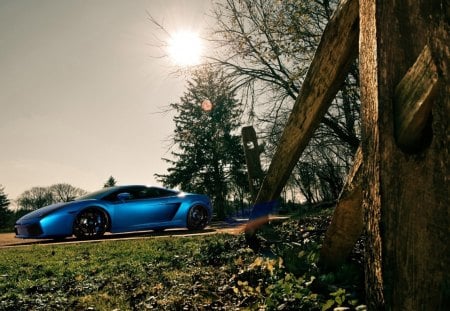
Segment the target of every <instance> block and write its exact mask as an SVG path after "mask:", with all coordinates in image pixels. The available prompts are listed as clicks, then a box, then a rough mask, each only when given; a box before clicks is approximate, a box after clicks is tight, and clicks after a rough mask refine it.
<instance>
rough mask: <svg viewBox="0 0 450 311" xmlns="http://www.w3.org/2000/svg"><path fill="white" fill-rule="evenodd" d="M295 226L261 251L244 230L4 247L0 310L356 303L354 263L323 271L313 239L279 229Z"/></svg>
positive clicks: (294, 307) (316, 307) (311, 307)
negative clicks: (241, 233)
mask: <svg viewBox="0 0 450 311" xmlns="http://www.w3.org/2000/svg"><path fill="white" fill-rule="evenodd" d="M292 228H295V229H294V230H298V228H297V226H296V222H295V224H293V225H292V224H291V225H287V224H278V225H277V226H276V227H274V228H272V229H271V230H270V232H271V235H274V234H278V237H279V238H280V239H282V242H279V241H278V242H277V243H274V244H270V243H269V244H268V245H266V246H265V247H264V248H262V249H261V251H260V252H254V251H253V250H251V249H249V248H248V247H247V246H246V244H245V241H244V237H243V236H232V235H219V234H217V235H211V236H198V237H164V238H157V239H144V240H124V241H101V242H96V243H83V244H70V245H69V244H67V245H46V246H42V245H34V246H28V247H21V248H11V249H5V250H2V251H1V252H0V310H151V309H157V310H183V309H184V310H192V309H198V310H211V309H216V310H230V309H236V308H240V310H258V309H260V308H265V309H266V310H277V309H282V310H332V308H333V307H335V306H350V307H352V308H354V307H355V306H356V305H358V304H360V303H361V302H362V298H361V296H360V295H359V294H358V293H357V292H356V289H355V288H358V287H361V284H360V282H361V280H360V274H359V272H358V270H357V268H355V267H353V266H346V268H343V270H342V271H340V272H337V273H335V274H330V273H328V274H323V273H321V272H320V271H319V270H318V269H317V267H316V261H317V258H318V256H317V254H318V249H319V246H318V243H317V241H315V240H314V239H312V238H309V239H308V240H307V241H305V240H303V241H297V242H295V244H292V241H290V240H289V239H294V238H295V237H296V235H291V234H288V233H286V232H285V231H286V230H292ZM277 232H278V233H277ZM300 238H301V237H300ZM266 243H268V242H266ZM302 245H303V246H302ZM355 269H356V270H355Z"/></svg>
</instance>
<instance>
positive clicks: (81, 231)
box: [73, 208, 108, 239]
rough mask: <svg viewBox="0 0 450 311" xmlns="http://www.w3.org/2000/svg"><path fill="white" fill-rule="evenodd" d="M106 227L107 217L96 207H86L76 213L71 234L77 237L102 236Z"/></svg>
mask: <svg viewBox="0 0 450 311" xmlns="http://www.w3.org/2000/svg"><path fill="white" fill-rule="evenodd" d="M107 228H108V217H107V216H106V215H105V213H104V212H103V211H101V210H99V209H96V208H88V209H85V210H84V211H82V212H81V213H80V214H78V215H77V218H76V219H75V222H74V224H73V234H74V235H75V236H76V237H77V238H79V239H91V238H96V237H100V236H102V235H103V234H104V233H105V232H106V229H107Z"/></svg>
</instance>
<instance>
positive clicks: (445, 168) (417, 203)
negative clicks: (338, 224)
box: [359, 0, 450, 310]
mask: <svg viewBox="0 0 450 311" xmlns="http://www.w3.org/2000/svg"><path fill="white" fill-rule="evenodd" d="M448 10H449V7H448V2H446V1H430V0H402V1H392V0H391V1H382V0H360V62H359V63H360V74H361V96H362V97H361V99H362V100H361V102H362V106H361V109H362V111H361V115H362V148H363V154H364V161H365V162H364V165H363V176H364V179H363V185H364V187H363V189H364V190H363V204H364V208H365V219H366V222H367V247H366V291H367V302H368V307H369V309H370V310H383V309H387V310H444V309H445V310H448V307H449V291H450V289H449V287H450V283H449V282H450V281H449V280H450V275H449V271H450V269H449V264H450V262H449V254H450V252H449V247H448V245H449V243H448V238H449V217H448V206H449V203H450V202H449V191H448V190H449V163H448V159H449V139H448V133H449V127H448V123H449V115H450V105H449V98H450V83H449V82H450V81H449V66H450V63H449V58H450V52H449V48H448V43H449V42H450V35H449V34H450V32H449V24H448V16H449V11H448ZM426 45H428V46H429V48H430V51H431V58H432V60H433V62H434V65H435V66H436V74H437V76H438V81H437V85H436V91H434V92H431V93H430V94H429V95H426V96H427V99H426V100H427V101H431V102H432V106H431V109H430V111H429V113H428V116H427V118H426V125H427V126H425V128H423V129H422V130H421V131H422V135H419V136H420V142H419V143H418V144H419V146H418V147H419V148H413V149H408V148H407V149H405V148H400V147H399V145H398V142H397V141H396V139H395V136H396V135H395V126H394V124H395V122H396V121H395V119H396V116H395V113H394V112H395V110H396V108H394V107H398V106H402V104H403V103H402V102H398V101H399V100H400V99H398V97H396V96H395V90H396V88H397V86H398V84H399V83H400V82H401V81H402V79H403V78H404V76H405V74H406V73H407V72H408V70H409V69H410V68H411V67H413V65H414V64H415V63H416V62H417V59H418V57H419V56H420V55H421V53H422V51H423V50H424V48H425V46H426ZM395 98H397V102H396V101H395ZM411 150H412V151H411Z"/></svg>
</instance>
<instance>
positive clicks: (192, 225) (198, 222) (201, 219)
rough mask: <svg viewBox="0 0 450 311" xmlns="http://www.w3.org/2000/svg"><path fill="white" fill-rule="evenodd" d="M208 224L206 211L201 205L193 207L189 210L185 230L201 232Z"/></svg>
mask: <svg viewBox="0 0 450 311" xmlns="http://www.w3.org/2000/svg"><path fill="white" fill-rule="evenodd" d="M207 224H208V211H207V210H206V208H205V207H203V206H201V205H195V206H193V207H191V209H190V210H189V214H188V218H187V228H188V229H189V230H202V229H203V228H205V227H206V225H207Z"/></svg>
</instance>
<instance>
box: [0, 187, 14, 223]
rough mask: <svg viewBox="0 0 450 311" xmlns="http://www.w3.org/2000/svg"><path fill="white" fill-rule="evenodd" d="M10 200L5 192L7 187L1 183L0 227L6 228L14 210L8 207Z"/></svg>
mask: <svg viewBox="0 0 450 311" xmlns="http://www.w3.org/2000/svg"><path fill="white" fill-rule="evenodd" d="M9 204H10V201H9V199H8V196H7V195H6V194H5V188H4V187H3V186H2V185H0V228H4V227H5V226H6V225H7V224H8V222H9V218H10V217H11V214H12V212H11V211H10V210H9V209H8V206H9Z"/></svg>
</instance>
